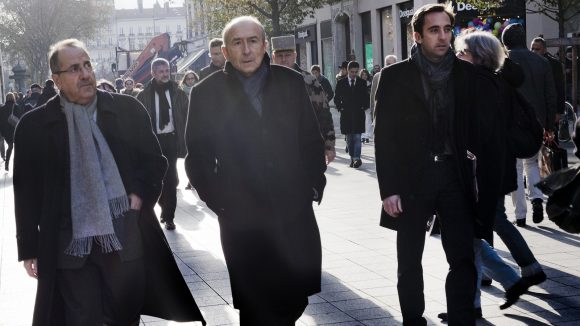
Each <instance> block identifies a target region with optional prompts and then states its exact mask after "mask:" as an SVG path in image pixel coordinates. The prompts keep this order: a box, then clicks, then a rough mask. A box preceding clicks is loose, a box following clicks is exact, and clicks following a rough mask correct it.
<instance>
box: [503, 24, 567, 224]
mask: <svg viewBox="0 0 580 326" xmlns="http://www.w3.org/2000/svg"><path fill="white" fill-rule="evenodd" d="M501 38H502V42H503V44H504V45H505V47H506V48H507V50H508V58H510V60H512V61H514V62H515V63H517V64H519V65H520V66H521V67H522V68H523V71H524V82H523V84H522V85H521V86H520V87H519V88H518V92H520V94H522V95H523V97H524V98H526V99H527V100H528V101H529V102H530V103H531V104H532V106H533V107H534V110H535V113H536V117H537V118H538V120H539V121H540V124H541V125H542V127H543V128H544V130H545V137H550V138H552V137H553V130H554V125H555V123H556V100H557V97H556V87H555V86H554V75H553V73H552V68H551V67H550V64H549V63H548V61H547V60H546V59H544V58H542V57H540V56H538V55H535V54H534V53H533V52H531V51H530V50H528V49H527V47H526V31H525V29H524V27H523V26H522V25H521V24H510V25H508V26H507V27H506V28H505V29H504V31H503V33H502V36H501ZM538 160H539V151H538V153H537V154H536V155H534V156H532V157H530V158H526V159H518V161H517V169H518V174H517V175H518V189H517V190H516V191H514V192H513V193H512V196H511V197H512V201H513V203H514V206H515V215H516V223H517V226H519V227H526V215H527V205H526V194H525V192H524V171H525V173H526V184H527V189H528V194H527V197H528V199H529V200H530V201H531V202H532V210H533V212H532V219H533V221H534V223H540V222H542V220H543V219H544V209H543V205H542V203H543V201H544V200H543V195H542V192H541V191H540V189H538V188H537V187H536V186H535V184H537V183H538V182H540V166H539V161H538Z"/></svg>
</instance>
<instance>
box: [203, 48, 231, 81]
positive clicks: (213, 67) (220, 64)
mask: <svg viewBox="0 0 580 326" xmlns="http://www.w3.org/2000/svg"><path fill="white" fill-rule="evenodd" d="M222 44H224V41H223V40H222V39H221V38H214V39H212V40H210V41H209V57H210V58H211V62H210V64H209V65H208V66H207V67H204V68H203V69H201V70H200V71H199V80H202V79H204V78H205V77H207V76H209V75H211V74H212V73H214V72H216V71H218V70H222V69H224V65H225V63H226V58H224V55H223V54H222Z"/></svg>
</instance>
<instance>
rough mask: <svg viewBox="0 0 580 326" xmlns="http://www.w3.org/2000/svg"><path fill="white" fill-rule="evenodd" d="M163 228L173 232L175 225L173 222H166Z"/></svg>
mask: <svg viewBox="0 0 580 326" xmlns="http://www.w3.org/2000/svg"><path fill="white" fill-rule="evenodd" d="M165 228H166V229H167V230H170V231H171V230H175V223H173V221H167V222H165Z"/></svg>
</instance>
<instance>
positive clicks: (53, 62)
mask: <svg viewBox="0 0 580 326" xmlns="http://www.w3.org/2000/svg"><path fill="white" fill-rule="evenodd" d="M64 48H77V49H81V50H83V51H85V53H86V54H87V55H88V54H89V51H88V50H87V48H86V46H85V44H84V43H83V42H81V41H79V40H77V39H76V38H69V39H66V40H62V41H59V42H56V43H54V44H53V45H51V46H50V50H48V64H49V65H50V71H51V72H52V73H53V74H54V73H55V72H57V71H59V70H60V62H59V61H58V53H59V52H60V51H61V50H63V49H64Z"/></svg>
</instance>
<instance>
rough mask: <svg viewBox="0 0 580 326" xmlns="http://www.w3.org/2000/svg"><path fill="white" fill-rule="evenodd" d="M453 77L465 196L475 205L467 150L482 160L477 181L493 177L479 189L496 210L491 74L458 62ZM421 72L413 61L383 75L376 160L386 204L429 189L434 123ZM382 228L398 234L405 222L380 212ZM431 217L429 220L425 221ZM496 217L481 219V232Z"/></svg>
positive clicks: (454, 139) (494, 90)
mask: <svg viewBox="0 0 580 326" xmlns="http://www.w3.org/2000/svg"><path fill="white" fill-rule="evenodd" d="M451 78H452V82H453V85H454V92H453V93H454V95H455V100H454V115H453V117H454V123H453V130H452V137H451V138H452V143H453V144H452V146H453V150H454V153H456V155H455V159H456V160H457V166H458V167H459V169H458V171H457V173H458V175H459V177H460V180H461V183H462V185H463V189H464V192H465V194H466V196H467V198H468V199H469V200H471V202H472V203H473V214H474V217H475V216H476V205H475V197H474V182H473V181H474V179H473V172H472V171H473V168H472V163H471V161H470V160H468V159H467V158H466V151H467V150H469V151H470V152H472V153H474V154H475V155H476V156H477V157H478V163H479V165H478V167H477V170H478V179H481V176H483V175H485V176H489V178H488V180H485V182H484V183H483V184H480V185H479V198H480V203H481V202H482V201H483V202H484V203H485V205H486V207H489V205H492V206H493V207H494V208H495V205H496V203H497V197H498V191H499V181H500V180H499V178H500V175H499V174H498V173H497V172H495V174H494V170H495V171H499V170H500V169H501V166H502V164H503V161H502V160H498V159H497V158H496V157H494V154H493V152H494V146H495V144H497V142H498V139H497V135H498V133H497V131H496V129H495V125H497V119H498V116H497V111H496V110H497V107H498V105H499V100H498V90H497V85H496V83H495V81H494V80H493V78H492V77H490V76H489V74H485V73H481V71H478V70H477V69H475V67H473V66H472V65H471V64H470V63H467V62H464V61H461V60H458V59H456V60H455V63H454V66H453V70H452V72H451ZM424 94H425V92H424V89H423V82H422V80H421V75H420V71H419V69H418V68H417V65H416V64H415V63H414V62H413V60H412V59H407V60H404V61H401V62H399V63H397V64H394V65H391V66H389V67H386V68H384V69H383V70H382V71H381V77H380V81H379V86H378V89H377V93H376V97H375V99H376V101H377V102H376V106H375V123H376V125H375V157H376V162H377V178H378V182H379V188H380V194H381V199H382V200H383V199H385V198H387V197H389V196H391V195H395V194H398V195H400V196H401V200H402V205H403V211H404V210H405V198H409V197H411V196H414V195H415V193H416V191H417V190H419V189H422V187H424V185H423V183H422V181H423V178H422V176H423V175H424V173H425V171H426V170H427V169H426V166H427V165H428V164H432V163H430V161H432V160H433V158H432V157H431V148H430V140H431V139H432V132H431V130H432V128H431V118H430V114H429V109H428V106H427V102H426V99H425V95H424ZM381 212H382V214H381V222H380V224H381V226H383V227H387V228H391V229H395V230H396V229H397V228H398V227H399V223H404V218H401V217H400V218H392V217H391V216H389V215H387V214H386V213H385V211H384V210H383V209H381ZM425 218H427V216H426V217H425ZM492 227H493V216H490V215H485V216H477V220H476V233H477V234H480V233H484V231H485V233H488V232H491V229H492Z"/></svg>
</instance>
